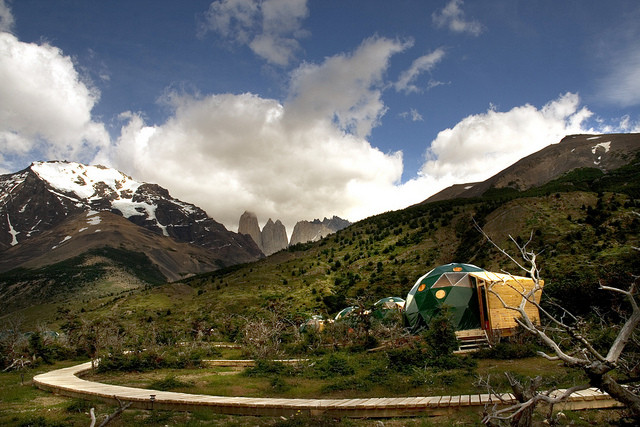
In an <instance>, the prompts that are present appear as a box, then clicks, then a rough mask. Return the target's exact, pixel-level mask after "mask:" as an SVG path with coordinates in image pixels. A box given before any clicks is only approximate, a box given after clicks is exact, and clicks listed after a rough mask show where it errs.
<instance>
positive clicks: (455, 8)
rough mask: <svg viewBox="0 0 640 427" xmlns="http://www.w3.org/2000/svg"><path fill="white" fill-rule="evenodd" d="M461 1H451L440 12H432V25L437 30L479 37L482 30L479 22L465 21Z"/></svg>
mask: <svg viewBox="0 0 640 427" xmlns="http://www.w3.org/2000/svg"><path fill="white" fill-rule="evenodd" d="M462 4H463V1H462V0H451V1H449V3H447V5H446V6H445V7H444V9H442V10H441V11H440V12H434V13H433V15H431V17H432V19H433V22H434V24H435V25H436V26H437V27H438V28H442V27H447V28H449V30H451V31H453V32H456V33H469V34H471V35H473V36H479V35H480V34H481V33H482V31H483V30H484V28H483V26H482V24H480V22H478V21H475V20H471V21H468V20H466V19H465V16H464V11H463V10H462V9H461V7H462Z"/></svg>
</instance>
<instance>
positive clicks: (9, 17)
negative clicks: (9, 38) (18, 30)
mask: <svg viewBox="0 0 640 427" xmlns="http://www.w3.org/2000/svg"><path fill="white" fill-rule="evenodd" d="M14 23H15V21H14V19H13V14H12V13H11V9H10V8H9V6H7V3H6V2H5V0H0V31H3V32H7V33H10V32H12V31H13V25H14Z"/></svg>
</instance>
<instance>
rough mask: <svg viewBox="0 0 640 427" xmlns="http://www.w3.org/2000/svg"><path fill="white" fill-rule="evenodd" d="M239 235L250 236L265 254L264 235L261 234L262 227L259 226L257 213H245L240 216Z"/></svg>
mask: <svg viewBox="0 0 640 427" xmlns="http://www.w3.org/2000/svg"><path fill="white" fill-rule="evenodd" d="M238 233H239V234H248V235H249V236H250V237H251V238H252V239H253V241H254V242H256V245H258V247H259V248H260V250H261V251H262V252H264V248H263V247H262V235H261V233H260V226H259V225H258V217H257V216H256V214H255V213H253V212H249V211H244V213H243V214H242V215H241V216H240V222H239V223H238Z"/></svg>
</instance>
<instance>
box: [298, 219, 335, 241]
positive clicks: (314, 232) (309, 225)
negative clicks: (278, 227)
mask: <svg viewBox="0 0 640 427" xmlns="http://www.w3.org/2000/svg"><path fill="white" fill-rule="evenodd" d="M335 231H336V230H332V229H330V228H329V227H327V226H326V225H325V224H323V223H322V222H320V221H319V220H315V221H313V222H309V221H298V223H297V224H296V225H295V227H294V228H293V233H292V234H291V241H290V242H289V244H290V245H295V244H298V243H306V242H317V241H318V240H320V239H322V238H323V237H325V236H328V235H329V234H332V233H335Z"/></svg>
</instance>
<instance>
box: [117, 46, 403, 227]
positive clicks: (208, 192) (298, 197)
mask: <svg viewBox="0 0 640 427" xmlns="http://www.w3.org/2000/svg"><path fill="white" fill-rule="evenodd" d="M405 46H406V45H405V44H403V43H401V42H398V41H393V40H387V39H382V38H373V39H368V40H365V41H364V42H363V44H362V45H361V46H360V47H359V48H358V49H356V51H355V52H353V53H352V54H349V55H346V54H345V55H337V56H334V57H331V58H328V59H326V60H325V61H324V62H323V63H322V64H318V65H314V64H304V65H303V66H302V67H300V68H299V69H298V70H297V71H295V72H294V73H293V75H292V80H291V96H290V97H289V98H288V100H287V102H285V103H284V104H282V103H280V102H278V101H276V100H273V99H265V98H262V97H259V96H257V95H253V94H249V93H246V94H240V95H235V94H219V95H209V96H190V95H185V94H178V93H173V94H172V95H171V96H168V97H167V99H168V100H169V102H171V105H172V106H173V108H174V114H172V117H171V118H170V119H169V120H167V121H166V122H165V123H164V124H161V125H159V126H155V127H154V126H147V125H146V124H145V122H144V120H143V119H142V118H141V117H140V116H139V115H136V114H131V113H127V114H125V115H123V116H122V118H123V119H124V120H125V122H126V123H125V126H124V127H123V129H122V132H121V137H120V138H119V139H118V141H117V144H116V146H115V148H114V150H113V151H112V152H111V153H110V158H111V162H110V163H111V164H112V165H113V166H115V167H118V168H119V169H121V170H124V171H126V172H127V173H129V174H131V175H133V176H134V177H137V178H138V179H142V180H145V181H149V182H157V183H159V184H160V185H162V186H164V187H166V188H169V189H171V192H172V194H173V195H174V196H176V197H179V198H181V199H182V200H187V201H190V202H193V203H195V204H197V205H199V206H202V207H203V208H204V209H205V210H207V211H208V213H209V214H210V215H211V216H213V217H214V218H215V219H216V220H218V221H220V222H223V223H224V224H225V225H226V226H227V227H229V228H231V229H235V227H236V226H237V222H238V219H239V217H240V215H241V213H242V212H243V211H245V210H246V209H250V210H253V211H255V212H256V213H257V214H258V217H259V218H260V219H261V220H262V221H266V220H267V219H268V218H269V217H271V218H273V219H274V220H275V219H276V218H278V219H281V220H282V221H283V223H284V224H285V225H286V226H287V229H288V231H289V233H291V232H292V230H293V225H294V224H295V222H297V221H298V220H301V219H313V218H316V217H322V216H325V215H333V214H336V215H339V216H342V217H343V218H348V219H351V220H354V219H360V218H362V217H364V216H368V215H371V214H372V213H373V212H379V211H381V210H386V209H387V208H388V206H389V198H390V197H393V196H392V194H393V192H394V190H395V187H394V185H395V184H396V183H398V182H399V180H400V178H401V176H402V154H401V153H400V152H396V153H382V152H381V151H380V150H378V149H376V148H375V147H372V146H371V145H370V144H369V142H367V140H366V139H365V138H364V136H365V135H367V134H368V132H369V131H370V129H371V127H372V126H374V125H375V123H376V121H377V120H378V119H379V117H380V116H381V115H382V114H383V113H384V111H385V110H386V109H385V107H384V104H383V103H382V100H381V93H380V91H381V88H380V86H382V85H383V74H384V72H385V70H386V68H387V67H388V64H389V58H390V56H391V55H393V54H394V53H396V52H399V51H401V50H402V49H404V47H405ZM383 194H386V195H387V196H386V197H381V196H382V195H383Z"/></svg>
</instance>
